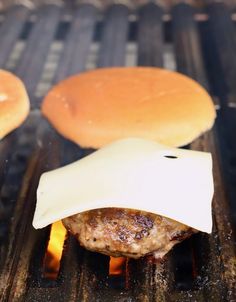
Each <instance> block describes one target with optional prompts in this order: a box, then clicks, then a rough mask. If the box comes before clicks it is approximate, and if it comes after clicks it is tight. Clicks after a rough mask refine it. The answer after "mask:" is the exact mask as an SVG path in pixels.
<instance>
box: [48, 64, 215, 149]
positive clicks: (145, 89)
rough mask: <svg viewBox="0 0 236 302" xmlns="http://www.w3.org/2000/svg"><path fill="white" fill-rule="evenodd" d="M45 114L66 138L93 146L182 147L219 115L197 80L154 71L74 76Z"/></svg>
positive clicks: (51, 97) (127, 69) (52, 94)
mask: <svg viewBox="0 0 236 302" xmlns="http://www.w3.org/2000/svg"><path fill="white" fill-rule="evenodd" d="M42 113H43V114H44V116H45V117H47V119H48V120H49V121H50V122H51V123H52V124H53V125H54V127H55V128H56V129H57V130H58V132H60V133H61V134H62V135H64V136H65V137H66V138H68V139H70V140H72V141H74V142H75V143H77V144H79V145H81V146H83V147H92V148H100V147H102V146H104V145H106V144H107V143H110V142H112V141H114V140H117V139H120V138H126V137H140V138H144V139H150V140H155V141H157V142H159V143H161V144H165V145H169V146H174V147H177V146H183V145H186V144H188V143H190V142H191V141H193V140H194V139H195V138H197V137H198V136H199V135H201V134H202V133H203V132H204V131H206V130H208V129H210V128H211V127H212V125H213V123H214V119H215V116H216V113H215V109H214V105H213V102H212V100H211V98H210V96H209V95H208V93H207V92H206V91H205V89H203V88H202V87H201V86H200V85H199V84H198V83H197V82H195V81H193V80H192V79H190V78H188V77H186V76H184V75H182V74H179V73H177V72H172V71H167V70H164V69H160V68H150V67H120V68H104V69H97V70H94V71H89V72H85V73H83V74H80V75H76V76H72V77H70V78H68V79H66V80H64V81H62V82H60V83H59V84H58V85H56V86H55V87H54V88H53V89H52V90H51V91H50V92H49V93H48V95H47V96H46V97H45V99H44V102H43V105H42Z"/></svg>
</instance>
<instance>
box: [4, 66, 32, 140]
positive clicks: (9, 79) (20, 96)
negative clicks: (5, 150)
mask: <svg viewBox="0 0 236 302" xmlns="http://www.w3.org/2000/svg"><path fill="white" fill-rule="evenodd" d="M29 108H30V103H29V98H28V95H27V92H26V90H25V86H24V84H23V83H22V81H21V80H20V79H19V78H18V77H16V76H15V75H13V74H12V73H10V72H8V71H5V70H0V139H2V138H3V137H4V136H5V135H7V134H8V133H9V132H11V131H12V130H14V129H16V128H17V127H19V126H20V125H21V124H22V123H23V121H24V120H25V119H26V117H27V115H28V113H29Z"/></svg>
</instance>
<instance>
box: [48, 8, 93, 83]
mask: <svg viewBox="0 0 236 302" xmlns="http://www.w3.org/2000/svg"><path fill="white" fill-rule="evenodd" d="M96 17H97V10H96V8H95V7H94V6H92V5H90V4H87V5H86V4H85V5H81V6H79V7H77V8H76V10H75V13H74V14H73V20H72V23H71V27H70V29H69V32H68V34H67V37H66V39H65V44H64V50H63V53H62V55H61V58H60V61H59V64H58V68H57V70H56V73H55V78H54V82H55V83H57V82H59V81H60V80H62V79H64V78H66V77H67V76H69V75H72V74H75V73H79V72H81V71H83V70H85V64H86V58H87V55H88V51H89V47H90V44H91V42H92V37H93V33H94V26H95V22H96Z"/></svg>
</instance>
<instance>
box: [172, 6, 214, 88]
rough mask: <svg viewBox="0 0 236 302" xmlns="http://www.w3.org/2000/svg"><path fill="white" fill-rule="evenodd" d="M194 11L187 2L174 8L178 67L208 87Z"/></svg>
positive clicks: (174, 34)
mask: <svg viewBox="0 0 236 302" xmlns="http://www.w3.org/2000/svg"><path fill="white" fill-rule="evenodd" d="M194 12H195V10H194V8H193V7H192V6H190V5H188V4H185V3H181V4H178V5H176V6H174V7H173V9H172V21H173V23H172V26H173V40H174V41H173V42H174V46H175V55H176V61H177V69H178V71H179V72H181V73H184V74H187V75H191V77H192V78H194V79H195V80H196V81H198V82H199V83H200V84H201V85H203V86H204V87H205V88H208V81H207V77H206V74H205V71H204V65H203V60H202V56H201V45H200V43H199V40H200V39H199V34H198V30H197V24H196V22H195V21H194V19H193V16H194Z"/></svg>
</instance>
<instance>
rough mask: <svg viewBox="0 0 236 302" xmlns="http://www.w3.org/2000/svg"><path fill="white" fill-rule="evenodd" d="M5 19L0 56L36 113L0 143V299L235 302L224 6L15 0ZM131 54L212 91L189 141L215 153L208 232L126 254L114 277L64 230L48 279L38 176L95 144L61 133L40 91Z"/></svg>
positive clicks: (130, 59) (234, 175)
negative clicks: (38, 215) (166, 9)
mask: <svg viewBox="0 0 236 302" xmlns="http://www.w3.org/2000/svg"><path fill="white" fill-rule="evenodd" d="M206 14H207V15H206ZM200 16H202V17H200ZM3 17H4V18H3V21H2V24H1V27H0V36H1V41H2V43H1V45H0V66H1V67H2V68H7V67H8V68H10V69H11V70H13V71H14V72H15V73H16V74H18V75H19V76H20V77H21V78H22V79H23V80H24V82H25V84H26V86H27V89H28V91H29V94H30V97H31V101H32V111H31V114H30V116H29V118H28V120H27V122H26V123H25V124H24V125H23V126H22V127H21V128H19V129H18V130H16V131H15V132H13V133H11V134H10V135H8V136H7V137H6V138H5V139H4V140H2V141H1V142H0V167H1V169H0V218H1V223H0V240H1V246H0V268H1V271H0V301H26V302H27V301H59V302H60V301H103V302H106V301H129V302H132V301H150V302H151V301H181V302H184V301H236V292H235V288H236V258H235V237H234V233H233V230H235V229H236V228H235V227H236V209H235V207H236V206H235V205H234V200H235V197H236V189H235V188H236V186H235V181H236V169H235V168H236V160H235V154H236V141H235V139H234V131H235V129H236V125H235V121H236V118H235V117H236V111H235V110H236V108H235V100H236V98H235V87H234V81H235V79H236V74H235V73H236V67H235V53H236V51H235V50H236V49H235V47H236V44H235V37H236V35H235V24H234V23H233V21H232V18H231V15H230V12H229V11H228V10H227V8H226V7H225V6H224V4H222V3H213V4H210V5H208V6H207V7H206V8H205V11H204V12H202V11H201V14H199V12H198V11H196V10H195V9H194V8H193V7H191V6H190V5H188V4H183V3H182V4H177V5H175V6H174V7H173V8H172V10H171V11H170V13H169V14H168V15H166V14H164V13H163V10H162V8H160V7H159V6H157V5H155V4H148V5H146V6H144V7H142V8H141V9H140V10H139V11H138V12H132V14H131V12H130V11H129V10H128V8H127V7H126V6H124V5H121V4H117V5H113V6H111V7H110V8H109V9H108V10H107V11H106V12H105V13H104V15H101V13H100V12H99V11H98V10H97V8H95V7H94V6H92V5H91V4H83V5H81V6H78V7H75V8H74V9H73V10H71V9H69V8H62V7H59V6H56V5H45V6H43V7H41V8H40V9H39V10H38V11H32V12H31V11H29V10H28V9H27V8H25V7H23V6H14V7H12V8H11V9H10V10H9V11H8V12H6V13H5V14H4V16H3ZM19 45H20V46H19ZM213 46H214V47H213ZM172 50H173V51H172ZM136 63H137V64H138V65H143V66H160V67H162V66H165V67H169V68H173V69H174V68H175V66H177V70H178V71H180V72H182V73H184V74H187V75H189V76H190V77H192V78H194V79H196V80H197V81H198V82H200V83H201V84H202V85H204V86H205V87H206V88H207V89H208V90H209V91H210V92H212V94H213V96H214V99H215V100H218V101H217V102H216V106H217V108H218V118H217V122H216V126H215V128H214V129H213V130H212V131H211V132H210V133H207V134H205V135H203V136H202V137H201V138H199V139H198V140H196V141H194V142H193V143H192V144H191V145H190V148H192V149H195V150H203V151H210V152H212V154H213V159H214V177H215V192H216V193H215V197H214V201H213V218H214V231H213V233H212V235H211V236H209V235H206V234H196V235H194V236H192V238H190V239H189V240H186V241H185V242H183V243H181V244H180V245H179V246H176V247H175V248H174V249H173V250H172V251H171V252H170V253H169V254H168V256H167V257H166V261H164V262H161V263H153V261H152V259H151V258H149V257H147V258H145V259H141V260H138V261H135V260H129V261H128V262H127V264H126V269H125V272H124V273H123V275H121V276H108V265H109V258H108V257H106V256H103V255H99V254H96V253H91V252H88V251H85V250H84V249H82V248H80V247H79V245H78V243H77V242H76V241H75V239H74V238H72V237H71V236H68V238H67V239H66V242H65V247H64V251H63V257H62V261H61V267H60V272H59V276H58V278H57V279H56V280H46V279H44V278H43V277H42V264H43V257H44V254H45V249H46V246H47V241H48V236H49V231H50V228H46V229H42V230H37V231H36V230H34V229H33V228H32V226H31V222H32V216H33V212H34V206H35V192H36V188H37V185H38V180H39V177H40V175H41V173H42V172H43V171H46V170H50V169H53V168H56V167H58V166H60V165H64V164H67V163H70V162H72V161H74V160H76V159H78V158H81V157H83V156H85V155H87V154H89V153H90V152H91V151H92V150H84V149H80V148H78V146H75V145H74V144H73V143H71V142H68V141H66V140H64V139H63V138H61V137H60V136H59V135H58V134H56V133H55V132H54V130H53V129H52V128H51V127H50V126H49V125H48V124H47V122H46V121H44V120H43V119H42V117H41V116H40V113H39V109H38V108H39V106H40V102H41V99H42V95H43V94H44V93H45V92H46V89H47V88H48V87H49V86H50V85H52V84H54V83H56V82H58V81H59V80H61V79H63V78H64V77H66V76H69V75H71V74H73V73H76V72H80V71H83V70H85V69H86V68H93V67H95V66H98V67H105V66H122V65H125V64H126V65H135V64H136ZM219 105H220V106H219Z"/></svg>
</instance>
